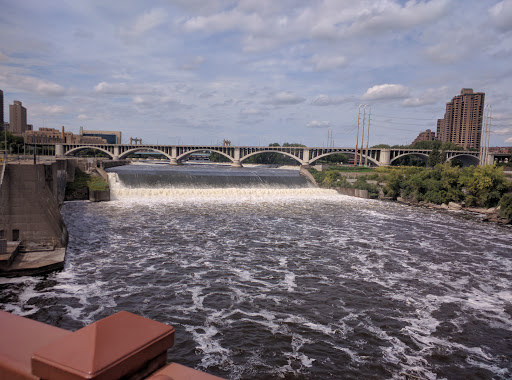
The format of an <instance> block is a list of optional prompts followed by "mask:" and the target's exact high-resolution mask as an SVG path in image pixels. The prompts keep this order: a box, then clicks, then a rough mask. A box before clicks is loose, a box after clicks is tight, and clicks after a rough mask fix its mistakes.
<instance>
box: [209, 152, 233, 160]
mask: <svg viewBox="0 0 512 380" xmlns="http://www.w3.org/2000/svg"><path fill="white" fill-rule="evenodd" d="M210 161H211V162H231V160H230V159H229V158H227V157H226V156H224V155H223V154H220V153H218V152H210Z"/></svg>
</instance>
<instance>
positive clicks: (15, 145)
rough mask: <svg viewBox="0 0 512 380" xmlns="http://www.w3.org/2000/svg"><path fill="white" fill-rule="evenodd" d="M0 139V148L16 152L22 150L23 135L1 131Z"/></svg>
mask: <svg viewBox="0 0 512 380" xmlns="http://www.w3.org/2000/svg"><path fill="white" fill-rule="evenodd" d="M0 136H1V141H0V150H6V149H7V151H8V152H9V153H17V152H21V151H22V150H23V148H22V147H23V142H24V139H23V136H15V135H13V134H12V133H11V132H8V131H3V133H1V134H0ZM6 140H7V148H6V145H5V141H6Z"/></svg>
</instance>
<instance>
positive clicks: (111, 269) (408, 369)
mask: <svg viewBox="0 0 512 380" xmlns="http://www.w3.org/2000/svg"><path fill="white" fill-rule="evenodd" d="M111 171H112V172H117V174H113V175H111V176H112V177H113V178H112V180H113V181H114V182H112V193H113V196H114V197H115V198H117V199H116V200H114V201H111V202H104V203H89V202H68V203H66V204H65V205H64V206H63V208H62V213H63V216H64V219H65V222H66V225H67V227H68V229H69V233H70V242H69V246H68V252H67V259H66V265H65V269H64V270H63V271H61V272H57V273H53V274H50V275H47V276H44V277H21V278H17V279H1V278H0V308H1V309H3V310H7V311H10V312H14V313H16V314H18V315H24V316H27V317H29V318H32V319H35V320H38V321H42V322H45V323H49V324H51V325H55V326H59V327H63V328H66V329H71V330H76V329H78V328H80V327H83V326H84V325H86V324H88V323H91V322H93V321H96V320H98V319H100V318H103V317H106V316H108V315H111V314H113V313H115V312H117V311H120V310H127V311H130V312H134V313H137V314H139V315H143V316H145V317H148V318H151V319H154V320H157V321H159V322H163V323H167V324H170V325H172V326H174V328H175V329H176V342H175V345H174V347H173V348H172V349H171V350H170V351H169V360H172V361H176V362H178V363H181V364H184V365H187V366H191V367H195V368H198V369H200V370H203V371H206V372H209V373H212V374H215V375H218V376H222V377H226V378H229V379H269V378H283V379H329V378H332V379H340V378H343V379H361V378H364V379H418V378H420V379H445V378H446V379H468V378H473V379H491V378H492V379H510V378H511V377H512V364H511V363H512V229H511V228H508V227H504V226H498V225H494V224H488V223H485V222H482V221H481V220H480V219H479V218H478V217H476V216H472V215H469V214H466V213H463V212H455V211H433V210H427V209H421V208H411V207H408V206H404V205H401V204H396V203H389V202H381V201H373V200H363V199H358V198H351V197H346V196H342V195H339V194H337V193H336V192H334V191H330V190H323V189H317V188H314V187H311V186H310V185H309V184H308V182H307V181H306V180H305V179H304V178H302V177H299V176H298V174H297V173H296V172H292V171H284V170H278V169H258V168H252V169H233V168H227V167H216V168H213V169H212V168H208V167H207V166H192V165H186V166H183V167H180V168H169V167H166V166H165V167H164V166H158V165H146V166H144V165H140V166H135V165H132V166H129V167H124V168H114V169H111ZM205 178H207V179H206V180H205ZM116 181H117V182H116Z"/></svg>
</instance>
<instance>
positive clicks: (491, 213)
mask: <svg viewBox="0 0 512 380" xmlns="http://www.w3.org/2000/svg"><path fill="white" fill-rule="evenodd" d="M396 202H398V203H403V204H406V205H409V206H415V207H424V208H429V209H433V210H451V211H466V212H470V213H473V214H479V215H482V216H483V218H482V221H483V222H492V223H498V224H508V223H509V221H508V219H506V218H503V217H501V216H500V207H499V206H498V207H491V208H481V207H465V206H464V205H463V204H460V203H455V202H449V203H448V204H445V203H443V204H441V205H438V204H435V203H429V202H424V201H421V202H412V201H408V200H405V199H404V198H401V197H398V198H397V200H396Z"/></svg>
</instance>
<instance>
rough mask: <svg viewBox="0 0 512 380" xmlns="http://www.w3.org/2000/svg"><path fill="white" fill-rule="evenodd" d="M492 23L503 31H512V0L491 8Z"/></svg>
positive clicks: (501, 2) (505, 0) (506, 0)
mask: <svg viewBox="0 0 512 380" xmlns="http://www.w3.org/2000/svg"><path fill="white" fill-rule="evenodd" d="M489 18H490V20H491V23H492V24H493V25H494V26H495V27H496V28H498V29H500V30H503V31H505V32H506V31H509V30H512V0H503V1H500V2H499V3H498V4H496V5H494V6H492V7H491V8H489Z"/></svg>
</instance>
